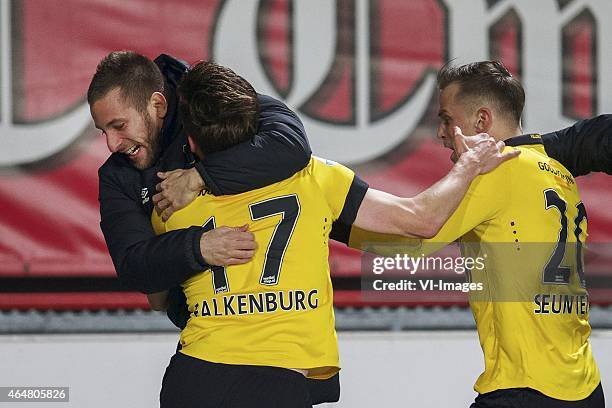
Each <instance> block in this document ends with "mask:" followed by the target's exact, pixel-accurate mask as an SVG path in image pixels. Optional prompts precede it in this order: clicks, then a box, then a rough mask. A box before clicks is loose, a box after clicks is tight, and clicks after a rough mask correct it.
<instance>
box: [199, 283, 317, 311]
mask: <svg viewBox="0 0 612 408" xmlns="http://www.w3.org/2000/svg"><path fill="white" fill-rule="evenodd" d="M318 293H319V291H318V290H317V289H312V290H310V291H309V292H305V291H303V290H288V291H277V292H258V293H243V294H238V295H224V296H222V297H220V298H217V297H214V298H211V299H205V300H202V301H201V302H198V303H195V304H194V305H193V312H192V313H193V315H194V316H195V317H209V316H242V315H251V314H259V313H275V312H280V311H284V312H290V311H295V312H297V311H300V310H312V309H316V308H317V307H319V298H318Z"/></svg>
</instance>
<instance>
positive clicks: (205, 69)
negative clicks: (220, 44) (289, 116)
mask: <svg viewBox="0 0 612 408" xmlns="http://www.w3.org/2000/svg"><path fill="white" fill-rule="evenodd" d="M178 93H179V100H180V102H179V111H180V115H181V119H182V121H183V126H185V131H186V132H187V134H188V135H189V136H191V138H192V139H193V141H194V143H195V145H196V146H197V147H198V148H199V149H200V151H201V153H204V154H205V153H212V152H217V151H220V150H225V149H227V148H229V147H231V146H234V145H236V144H238V143H240V142H243V141H245V140H248V139H249V138H250V137H251V136H252V135H253V134H255V132H256V131H257V121H258V118H259V103H258V101H257V93H256V92H255V89H254V88H253V86H252V85H251V84H250V83H249V82H248V81H247V80H245V79H244V78H242V77H241V76H239V75H237V74H236V73H235V72H234V71H232V70H231V69H229V68H226V67H224V66H222V65H219V64H216V63H214V62H211V61H201V62H199V63H197V64H195V65H194V66H193V67H192V68H191V69H190V70H189V72H188V73H187V74H186V75H185V76H184V77H183V79H182V80H181V83H180V84H179V87H178Z"/></svg>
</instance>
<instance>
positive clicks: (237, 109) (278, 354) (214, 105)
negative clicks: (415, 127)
mask: <svg viewBox="0 0 612 408" xmlns="http://www.w3.org/2000/svg"><path fill="white" fill-rule="evenodd" d="M179 94H180V95H181V115H182V117H183V123H184V125H185V129H186V132H187V134H188V135H189V141H190V145H191V148H192V150H193V151H194V153H196V155H197V156H199V157H204V156H205V155H206V154H207V153H208V152H213V151H219V150H224V149H230V148H231V147H232V146H233V145H235V144H237V143H239V142H240V141H242V140H243V139H245V138H248V137H249V136H250V135H251V134H252V133H253V132H254V130H255V126H256V123H257V113H258V106H257V98H256V94H255V91H254V90H253V88H252V87H251V85H250V84H249V83H248V82H246V81H245V80H244V79H242V78H240V77H239V76H237V75H236V74H234V73H233V72H232V71H231V70H229V69H227V68H224V67H221V66H219V65H217V64H214V63H209V62H203V63H199V64H197V65H195V66H194V67H193V68H192V69H191V71H190V72H189V73H188V74H187V75H186V77H185V78H184V80H183V82H182V83H181V85H180V87H179ZM458 140H459V139H458ZM480 140H481V143H477V144H476V146H475V148H474V149H468V148H467V146H464V149H466V152H465V153H463V155H462V157H461V158H460V159H459V161H458V163H457V164H456V165H455V167H454V168H453V170H452V171H451V172H450V173H449V175H447V176H446V177H445V178H444V179H443V180H441V181H440V182H438V183H437V184H436V185H434V186H432V187H431V188H430V189H428V190H427V191H425V192H423V193H421V194H420V195H419V196H417V197H414V198H410V199H404V198H399V197H395V196H392V195H389V194H386V193H383V192H380V191H376V190H372V189H368V186H367V184H366V183H365V182H363V181H362V180H361V179H359V178H358V177H356V176H355V174H354V173H353V172H352V171H351V170H350V169H348V168H346V167H344V166H342V165H340V164H337V163H334V162H330V161H327V160H324V159H318V158H312V159H311V161H310V163H309V164H308V165H307V166H306V168H304V169H303V170H301V171H299V172H297V173H296V174H294V175H293V176H292V177H290V178H288V179H285V180H284V181H281V182H278V183H275V184H272V185H270V186H267V187H263V188H260V189H256V190H252V191H248V192H245V193H242V194H236V195H232V196H212V195H210V194H202V195H201V196H199V197H197V198H196V199H195V200H194V201H193V202H192V203H191V204H189V205H188V206H187V207H185V208H184V209H182V210H179V211H177V212H175V213H174V214H173V215H172V216H171V217H170V218H169V219H168V220H167V221H166V222H164V221H163V220H162V219H161V217H160V216H159V215H157V214H154V215H153V219H152V222H153V225H154V228H155V230H156V232H157V233H158V234H161V233H164V232H167V231H170V230H175V229H179V228H185V227H186V226H189V225H200V226H203V227H204V228H205V229H212V228H214V227H215V226H216V225H221V224H226V223H230V224H233V225H242V224H248V225H249V230H250V231H251V232H252V233H253V234H254V236H255V240H256V241H257V243H258V244H259V249H258V251H257V252H256V254H255V256H254V259H253V261H252V262H249V263H246V264H242V265H234V266H230V267H227V268H223V267H212V268H211V270H209V271H203V272H202V273H201V274H198V275H196V276H194V277H192V278H190V279H188V280H187V281H185V282H184V283H183V285H182V287H183V291H184V293H185V295H186V298H187V304H188V307H189V311H190V314H191V317H190V319H189V321H188V322H187V326H186V328H185V329H184V330H183V331H182V333H181V345H182V348H181V350H180V352H179V353H177V354H176V355H175V356H174V357H173V359H172V361H171V363H170V365H169V367H168V369H167V371H166V374H165V376H164V381H163V385H162V392H161V397H160V400H161V406H162V407H175V406H176V407H178V406H180V407H191V406H193V407H196V406H197V407H205V406H207V407H208V406H210V407H221V406H227V407H234V406H240V407H259V406H266V407H271V406H277V407H307V406H311V404H310V401H309V395H308V391H307V389H306V385H305V384H306V382H305V378H306V377H309V378H315V379H325V378H329V377H331V376H332V375H334V374H335V373H337V372H338V370H339V359H338V346H337V338H336V333H335V328H334V315H333V294H332V287H331V279H330V275H329V265H328V252H329V249H328V239H329V233H330V230H331V228H332V223H334V222H335V221H337V220H342V222H343V224H344V225H348V226H350V225H351V224H355V225H356V226H358V227H361V228H364V229H368V230H373V231H378V232H385V233H397V234H404V235H408V234H414V235H419V236H432V235H433V234H435V232H437V230H438V229H439V228H440V227H441V226H442V225H443V223H444V221H445V220H446V219H447V218H448V217H449V216H450V214H451V213H452V212H453V210H454V209H455V208H456V206H457V205H458V203H459V202H460V197H461V196H462V195H463V194H464V193H465V191H467V188H468V186H469V184H470V182H471V180H472V179H473V178H474V177H476V175H477V174H478V173H484V172H487V171H489V170H491V169H492V168H494V167H496V166H498V165H499V164H500V163H502V162H504V161H506V160H508V159H510V158H513V157H516V156H517V155H518V154H517V153H516V152H508V153H504V154H501V153H500V152H499V150H498V148H499V146H497V145H496V143H495V142H493V141H492V140H489V139H488V138H485V137H483V138H482V139H480ZM245 177H248V174H245ZM434 209H435V210H436V216H435V219H433V221H431V220H432V218H430V217H428V218H426V217H424V216H422V215H421V214H423V213H424V212H425V211H428V212H431V211H432V210H434ZM164 296H165V294H163V293H161V294H157V295H155V296H151V297H150V300H151V302H152V304H153V305H156V306H160V305H161V306H162V307H163V304H164V301H165V299H164Z"/></svg>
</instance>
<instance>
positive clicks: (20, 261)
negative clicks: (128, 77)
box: [0, 0, 612, 407]
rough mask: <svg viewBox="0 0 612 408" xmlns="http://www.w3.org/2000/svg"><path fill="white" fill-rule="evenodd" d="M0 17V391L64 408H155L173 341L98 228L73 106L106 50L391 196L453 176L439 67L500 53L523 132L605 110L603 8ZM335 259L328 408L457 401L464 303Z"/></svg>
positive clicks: (600, 255)
mask: <svg viewBox="0 0 612 408" xmlns="http://www.w3.org/2000/svg"><path fill="white" fill-rule="evenodd" d="M0 5H1V8H0V53H1V57H0V85H1V86H0V91H1V97H0V333H2V334H1V335H0V354H2V355H3V363H2V365H1V366H0V386H26V385H30V386H49V385H56V386H69V387H71V394H70V399H71V402H70V403H69V404H65V405H69V406H74V407H103V406H104V407H106V406H125V407H150V406H156V405H157V395H158V392H159V388H160V384H161V377H162V375H163V370H164V368H165V366H166V364H167V362H168V360H169V358H170V356H171V355H172V353H173V352H174V348H175V346H176V342H177V339H178V332H177V331H176V330H175V329H174V328H173V326H172V325H171V323H170V322H169V321H168V320H167V319H166V317H165V316H164V315H162V314H159V313H155V312H150V311H149V310H148V306H147V302H146V298H145V297H144V295H141V294H139V293H134V292H130V291H127V290H126V289H125V288H123V287H121V286H120V285H119V283H118V281H117V280H116V278H115V272H114V268H113V265H112V263H111V260H110V257H109V255H108V253H107V249H106V245H105V243H104V239H103V237H102V234H101V232H100V229H99V212H98V202H97V194H98V177H97V169H98V167H99V166H100V165H101V164H102V163H103V162H104V161H105V160H106V158H107V157H108V155H109V153H108V150H107V148H106V143H105V140H104V137H103V135H101V134H100V133H99V131H97V130H95V129H94V128H93V123H92V121H91V118H90V116H89V109H88V106H87V103H86V101H85V93H86V90H87V87H88V85H89V81H90V79H91V76H92V75H93V73H94V71H95V68H96V65H97V63H98V62H99V60H100V59H101V58H102V57H104V56H105V55H106V54H107V53H108V52H110V51H112V50H119V49H130V50H134V51H137V52H140V53H142V54H145V55H147V56H149V57H151V58H155V57H156V56H157V55H159V54H160V53H166V54H170V55H173V56H175V57H177V58H180V59H183V60H185V61H187V62H195V61H197V60H201V59H214V60H216V61H217V62H219V63H221V64H224V65H227V66H229V67H231V68H232V69H234V70H235V71H236V72H237V73H239V74H240V75H242V76H244V77H245V78H246V79H247V80H249V81H250V82H251V83H252V84H253V85H254V86H255V88H256V89H257V90H258V91H259V92H260V93H265V94H269V95H272V96H275V97H277V98H280V99H283V100H284V101H286V103H287V104H288V105H290V106H291V107H292V108H293V109H295V110H296V111H297V112H298V114H299V115H300V117H301V118H302V120H303V122H304V124H305V126H306V130H307V131H308V135H309V138H310V141H311V145H312V148H313V151H314V153H315V154H316V155H317V156H322V157H325V158H328V159H332V160H335V161H338V162H341V163H343V164H346V165H349V166H351V167H352V168H354V169H355V170H356V171H357V172H358V174H359V175H360V176H362V177H363V178H364V179H365V180H367V181H368V182H369V183H370V185H371V186H373V187H375V188H379V189H383V190H386V191H389V192H392V193H395V194H399V195H412V194H416V193H418V192H420V191H422V190H423V189H424V188H426V187H427V186H429V185H431V184H432V183H433V182H435V181H436V180H438V179H439V178H441V177H442V176H443V175H444V174H445V173H446V172H447V171H448V169H450V167H451V162H450V160H449V152H448V151H446V150H443V149H442V146H441V145H440V144H439V143H438V142H437V141H436V139H435V134H436V126H437V103H438V100H437V97H438V95H437V90H436V85H435V73H436V70H437V69H439V68H440V67H441V66H442V65H443V64H444V63H445V62H447V61H449V60H455V61H456V62H457V63H465V62H471V61H475V60H482V59H501V60H502V61H503V62H504V63H505V64H506V66H508V67H509V69H510V70H511V72H512V73H513V75H515V76H517V77H518V78H519V79H520V80H521V81H522V82H523V84H524V86H525V89H526V93H527V104H526V108H525V113H524V117H523V128H524V130H525V132H538V133H545V132H548V131H553V130H556V129H561V128H564V127H567V126H570V125H571V124H573V123H574V122H575V121H577V120H580V119H582V118H588V117H592V116H595V115H598V114H600V113H606V112H608V113H609V112H612V92H611V90H612V71H610V69H609V67H610V66H612V44H611V43H610V38H612V24H611V23H610V21H611V20H612V2H610V1H609V0H538V1H537V2H535V1H524V0H514V1H511V0H412V1H402V0H336V1H334V0H259V1H258V0H225V1H221V0H87V1H86V0H45V1H42V0H0ZM578 184H579V189H580V191H581V194H582V198H583V201H584V203H585V205H586V207H587V210H588V215H589V241H590V243H591V244H592V247H593V248H594V251H593V253H592V254H591V255H589V258H588V262H587V267H586V273H587V279H588V282H589V284H590V287H591V289H590V296H591V302H592V308H591V322H592V324H593V326H594V327H595V330H594V334H593V345H594V346H593V347H594V352H595V355H596V358H597V359H598V363H599V364H600V367H601V370H602V377H603V381H604V382H603V384H604V389H606V388H607V389H612V379H611V377H612V334H611V333H612V332H610V331H608V330H609V329H612V309H610V304H612V289H611V288H612V251H610V242H612V213H611V212H610V203H611V202H612V178H610V176H607V175H603V174H591V175H588V176H584V177H581V178H579V179H578ZM330 265H331V270H332V278H333V282H334V287H335V289H336V291H335V304H336V318H337V328H338V330H339V338H340V350H341V358H342V363H343V367H344V369H343V371H342V386H343V391H342V399H341V402H340V403H339V404H338V406H342V407H361V406H363V407H365V406H370V405H371V404H373V403H377V404H379V405H380V404H382V406H399V405H400V404H401V405H410V404H417V406H424V407H428V406H431V407H440V406H469V401H471V400H472V399H473V398H474V395H475V393H474V392H473V391H472V385H473V382H474V381H475V379H476V377H477V376H478V374H479V372H480V370H481V369H482V367H483V363H482V356H481V352H480V350H479V345H478V340H477V336H476V332H475V329H474V322H473V319H472V316H471V312H470V311H469V309H468V308H467V301H466V297H465V296H464V295H458V294H456V293H435V294H431V295H428V294H422V295H419V296H412V297H408V296H407V297H406V298H405V300H403V301H401V302H381V301H376V299H370V298H368V299H367V300H366V299H363V298H362V295H361V281H360V268H361V257H360V253H359V252H357V251H354V250H351V249H348V248H346V247H344V246H341V245H337V244H333V247H332V250H331V257H330ZM606 374H607V376H606ZM441 390H443V392H440V391H441ZM43 405H44V404H43ZM37 406H38V405H37Z"/></svg>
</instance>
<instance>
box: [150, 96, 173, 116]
mask: <svg viewBox="0 0 612 408" xmlns="http://www.w3.org/2000/svg"><path fill="white" fill-rule="evenodd" d="M149 103H150V106H151V107H152V108H153V109H154V110H155V116H156V117H157V118H158V119H163V118H165V117H166V113H168V101H166V97H165V96H164V94H162V93H161V92H153V94H152V95H151V99H150V101H149Z"/></svg>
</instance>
